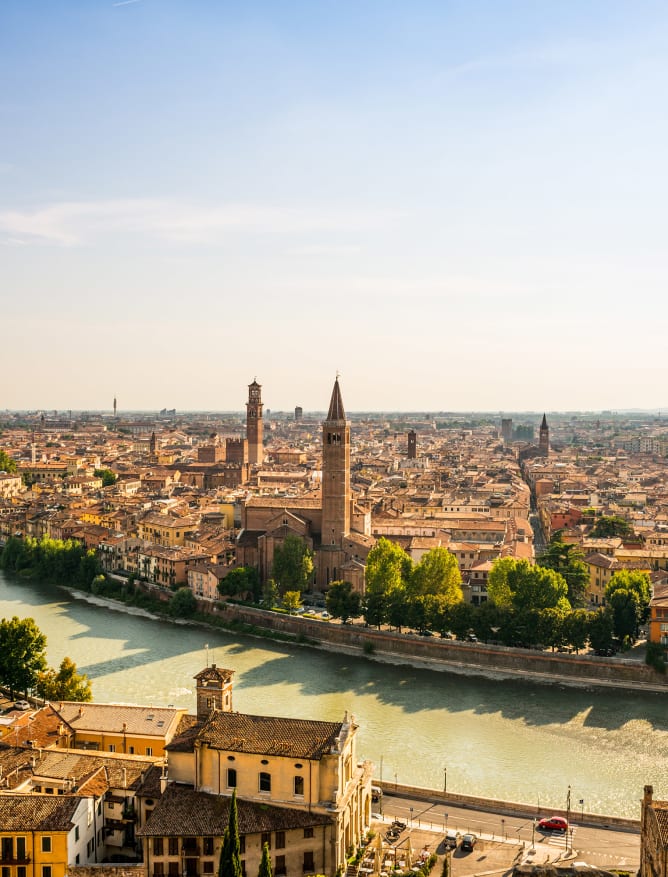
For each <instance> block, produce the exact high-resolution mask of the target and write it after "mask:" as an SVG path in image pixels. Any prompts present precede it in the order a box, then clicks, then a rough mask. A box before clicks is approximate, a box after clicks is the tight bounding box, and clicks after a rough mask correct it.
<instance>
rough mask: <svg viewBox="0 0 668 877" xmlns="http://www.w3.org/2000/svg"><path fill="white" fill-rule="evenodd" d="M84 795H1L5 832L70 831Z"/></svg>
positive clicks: (0, 804) (0, 803) (0, 819)
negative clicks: (76, 796)
mask: <svg viewBox="0 0 668 877" xmlns="http://www.w3.org/2000/svg"><path fill="white" fill-rule="evenodd" d="M80 803H81V799H80V798H68V797H64V796H57V795H0V825H2V830H3V831H70V830H71V828H72V826H73V824H74V823H73V822H72V817H73V816H74V813H75V811H76V809H77V807H78V806H79V804H80Z"/></svg>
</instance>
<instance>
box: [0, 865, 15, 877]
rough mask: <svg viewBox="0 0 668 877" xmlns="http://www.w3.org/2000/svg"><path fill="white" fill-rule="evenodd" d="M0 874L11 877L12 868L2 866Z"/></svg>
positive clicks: (3, 876)
mask: <svg viewBox="0 0 668 877" xmlns="http://www.w3.org/2000/svg"><path fill="white" fill-rule="evenodd" d="M0 874H1V875H2V877H11V875H12V869H11V868H5V867H4V866H3V868H2V869H1V870H0Z"/></svg>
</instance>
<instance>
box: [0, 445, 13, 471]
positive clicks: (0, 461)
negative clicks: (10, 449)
mask: <svg viewBox="0 0 668 877" xmlns="http://www.w3.org/2000/svg"><path fill="white" fill-rule="evenodd" d="M0 472H9V473H10V474H14V472H16V460H14V458H13V457H10V456H9V454H8V453H7V451H3V450H0Z"/></svg>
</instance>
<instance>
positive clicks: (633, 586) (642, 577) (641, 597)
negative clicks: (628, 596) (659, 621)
mask: <svg viewBox="0 0 668 877" xmlns="http://www.w3.org/2000/svg"><path fill="white" fill-rule="evenodd" d="M620 588H623V589H626V590H627V591H633V592H634V593H635V595H636V596H637V598H638V622H639V623H640V622H642V621H645V620H646V619H647V617H648V616H649V604H650V601H651V599H652V582H651V579H650V577H649V573H647V572H641V571H640V570H635V569H620V570H618V571H617V572H616V573H613V575H612V576H611V578H610V581H609V582H608V585H607V587H606V589H605V599H606V600H609V599H610V597H611V595H612V594H613V593H614V592H615V591H617V590H619V589H620Z"/></svg>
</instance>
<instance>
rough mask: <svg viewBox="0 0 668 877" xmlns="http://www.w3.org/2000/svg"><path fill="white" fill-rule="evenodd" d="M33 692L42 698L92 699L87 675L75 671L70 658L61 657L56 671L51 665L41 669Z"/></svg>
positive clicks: (75, 668)
mask: <svg viewBox="0 0 668 877" xmlns="http://www.w3.org/2000/svg"><path fill="white" fill-rule="evenodd" d="M35 693H36V694H37V695H38V696H39V697H42V698H44V700H54V701H55V700H76V701H83V702H88V701H91V700H92V699H93V692H92V689H91V685H90V680H89V679H88V676H86V674H85V673H77V665H76V664H75V663H74V661H73V660H72V659H71V658H63V660H62V661H61V662H60V667H59V669H58V670H57V671H56V670H54V669H53V667H49V668H48V669H46V670H44V671H42V672H41V673H40V674H39V675H38V677H37V682H36V683H35Z"/></svg>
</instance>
